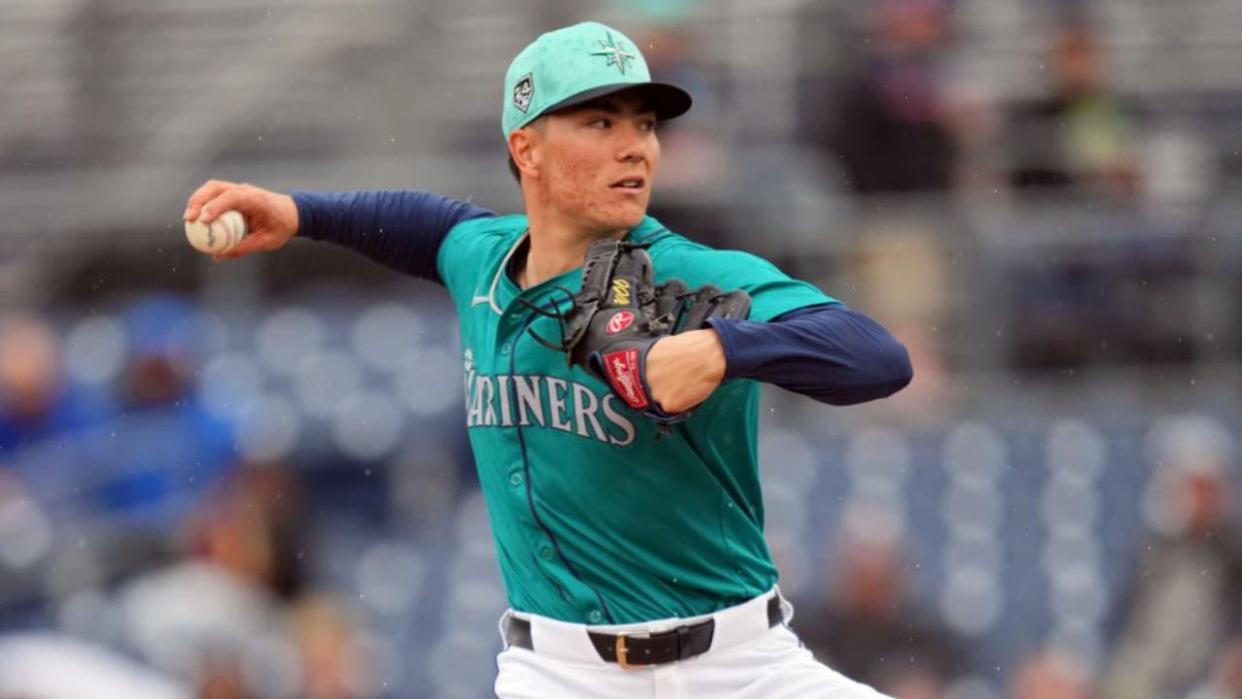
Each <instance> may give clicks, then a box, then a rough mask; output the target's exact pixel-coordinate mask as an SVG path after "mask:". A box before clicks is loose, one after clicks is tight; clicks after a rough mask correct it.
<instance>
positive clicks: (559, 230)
mask: <svg viewBox="0 0 1242 699" xmlns="http://www.w3.org/2000/svg"><path fill="white" fill-rule="evenodd" d="M625 233H626V231H624V230H618V231H610V232H590V231H583V230H582V229H581V228H579V227H575V226H572V225H564V224H562V225H555V224H553V223H551V222H548V221H542V222H540V221H536V220H535V219H531V220H530V244H529V246H528V247H527V248H526V259H525V260H523V261H521V262H519V264H518V265H517V266H516V270H517V275H516V279H517V282H518V286H520V287H521V288H523V289H529V288H530V287H532V286H535V285H537V284H541V283H543V282H545V281H547V280H549V279H551V278H553V277H556V276H559V275H561V274H564V273H565V272H568V271H569V270H571V269H574V268H575V267H581V266H582V261H583V259H585V258H586V251H587V248H589V247H591V243H594V242H595V241H596V240H599V239H601V238H606V237H617V238H620V237H623V236H624V235H625Z"/></svg>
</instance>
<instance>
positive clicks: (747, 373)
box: [711, 305, 913, 405]
mask: <svg viewBox="0 0 1242 699" xmlns="http://www.w3.org/2000/svg"><path fill="white" fill-rule="evenodd" d="M711 325H712V327H714V328H715V329H716V332H717V333H718V334H719V335H720V339H721V342H722V344H723V345H724V351H725V360H726V365H727V368H726V373H725V378H726V379H733V378H747V379H755V380H757V381H763V382H766V383H771V384H775V385H777V386H780V387H782V388H785V389H788V390H790V391H794V392H796V393H801V394H803V395H806V396H809V397H811V398H814V399H815V400H818V401H821V402H824V403H829V404H831V405H853V404H856V403H864V402H867V401H870V400H876V399H878V398H884V397H887V396H890V395H892V394H894V393H896V392H897V391H899V390H901V389H902V388H904V387H905V386H906V385H907V384H909V383H910V379H911V378H912V377H913V368H912V367H911V365H910V356H909V354H908V353H907V352H906V348H905V347H904V346H903V345H902V344H901V343H900V342H898V341H897V339H896V338H895V337H893V336H892V334H891V333H889V332H888V331H887V330H885V329H884V328H883V327H882V326H881V325H880V324H879V323H876V322H875V321H874V320H872V319H870V318H868V317H867V316H865V315H863V314H861V313H858V312H857V311H853V310H850V309H848V308H846V307H844V306H841V305H829V306H818V307H815V308H809V309H799V310H797V311H793V312H790V313H787V314H785V315H784V316H781V317H780V318H778V319H776V320H775V321H773V322H771V323H756V322H752V321H745V320H714V321H711Z"/></svg>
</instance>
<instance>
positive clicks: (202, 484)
mask: <svg viewBox="0 0 1242 699" xmlns="http://www.w3.org/2000/svg"><path fill="white" fill-rule="evenodd" d="M123 322H124V325H125V328H126V332H127V336H128V347H129V355H128V357H127V360H126V362H125V366H124V368H123V370H122V372H121V378H120V384H119V386H118V387H117V393H118V401H119V406H120V408H121V410H120V414H119V415H117V416H116V417H115V418H114V419H113V420H112V421H111V422H110V423H109V424H108V425H106V428H107V429H106V434H97V435H94V437H96V440H95V443H92V444H89V445H85V449H86V451H87V453H89V454H90V455H91V458H92V459H93V460H94V461H95V463H94V464H93V465H92V467H91V468H92V472H93V478H92V479H91V480H93V481H94V482H96V483H99V485H98V486H97V487H96V488H95V490H94V493H93V496H94V498H95V501H96V504H97V506H99V507H100V508H102V509H103V510H104V511H106V512H110V513H112V514H113V515H115V516H118V517H120V518H123V519H125V520H128V522H129V523H130V524H136V525H139V526H144V527H149V528H154V529H161V528H167V527H170V526H173V525H175V524H176V523H178V522H179V521H180V520H181V519H182V518H183V517H185V516H186V514H187V513H188V512H189V511H190V510H191V508H193V507H194V505H195V503H197V502H198V500H199V498H201V497H202V495H203V494H204V493H205V492H206V491H207V489H208V488H209V487H210V486H211V484H212V483H213V482H215V481H216V480H217V479H218V478H220V477H221V475H223V474H224V473H225V472H227V470H228V468H229V467H230V466H231V465H232V464H233V462H234V461H235V459H236V449H235V447H234V444H233V434H232V429H231V427H230V426H229V425H228V424H226V423H224V422H222V421H221V420H219V419H217V418H214V417H212V416H211V415H210V413H208V411H206V410H205V409H204V408H203V407H202V406H201V405H200V404H199V401H198V397H197V395H196V394H195V392H194V384H193V382H192V372H193V371H194V369H195V367H196V362H197V361H198V360H199V359H200V356H199V347H200V343H201V342H202V340H203V338H202V337H201V334H202V328H201V324H200V320H199V316H198V312H197V309H196V308H195V307H194V306H193V305H192V304H190V303H189V302H188V301H186V300H184V299H181V298H178V297H175V296H151V297H146V298H142V299H139V300H138V301H136V302H134V303H133V304H132V305H130V306H129V308H127V309H126V311H125V313H124V316H123ZM118 446H119V448H118ZM88 482H89V481H88Z"/></svg>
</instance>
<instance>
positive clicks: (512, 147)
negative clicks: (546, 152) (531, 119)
mask: <svg viewBox="0 0 1242 699" xmlns="http://www.w3.org/2000/svg"><path fill="white" fill-rule="evenodd" d="M540 135H541V134H540V132H539V129H535V128H531V127H530V126H524V127H522V128H520V129H514V130H513V132H512V133H510V134H509V157H511V158H513V165H514V167H516V168H517V169H518V172H520V173H522V174H523V175H526V176H527V177H531V178H537V177H539V160H540V152H539V140H540V139H539V137H540Z"/></svg>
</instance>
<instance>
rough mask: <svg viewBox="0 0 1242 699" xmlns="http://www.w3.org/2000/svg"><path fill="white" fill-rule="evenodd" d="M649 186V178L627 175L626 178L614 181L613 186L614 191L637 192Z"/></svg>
mask: <svg viewBox="0 0 1242 699" xmlns="http://www.w3.org/2000/svg"><path fill="white" fill-rule="evenodd" d="M646 186H647V179H646V178H644V177H640V176H637V175H635V176H632V177H626V178H624V179H620V180H617V181H616V182H613V183H612V185H611V188H612V189H613V190H614V191H619V192H626V193H637V192H641V191H643V189H644V188H646Z"/></svg>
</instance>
